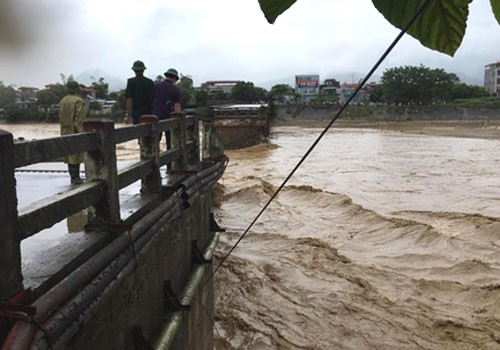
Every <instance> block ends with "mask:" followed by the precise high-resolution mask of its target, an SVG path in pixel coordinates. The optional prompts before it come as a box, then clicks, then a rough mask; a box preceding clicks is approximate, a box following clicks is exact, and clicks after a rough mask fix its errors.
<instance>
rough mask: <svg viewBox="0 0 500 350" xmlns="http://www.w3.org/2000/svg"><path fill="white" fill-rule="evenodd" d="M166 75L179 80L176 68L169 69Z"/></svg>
mask: <svg viewBox="0 0 500 350" xmlns="http://www.w3.org/2000/svg"><path fill="white" fill-rule="evenodd" d="M164 74H165V76H166V77H167V78H168V77H169V76H171V77H174V78H176V79H177V80H179V73H177V69H175V68H169V69H168V70H167V71H166V72H165V73H164Z"/></svg>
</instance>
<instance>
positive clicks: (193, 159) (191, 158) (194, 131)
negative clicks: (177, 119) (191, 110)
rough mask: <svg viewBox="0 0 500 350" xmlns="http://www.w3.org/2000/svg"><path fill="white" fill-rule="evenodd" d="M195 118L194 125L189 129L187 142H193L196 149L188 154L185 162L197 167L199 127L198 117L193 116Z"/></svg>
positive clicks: (198, 158) (198, 159) (198, 161)
mask: <svg viewBox="0 0 500 350" xmlns="http://www.w3.org/2000/svg"><path fill="white" fill-rule="evenodd" d="M193 117H194V118H195V121H194V124H193V125H192V126H191V127H190V128H189V129H190V130H189V132H188V137H189V141H194V142H195V144H196V147H195V149H194V150H192V151H190V152H189V154H188V156H187V157H188V159H187V162H188V164H191V165H194V166H198V164H199V163H200V126H199V121H198V117H196V116H193Z"/></svg>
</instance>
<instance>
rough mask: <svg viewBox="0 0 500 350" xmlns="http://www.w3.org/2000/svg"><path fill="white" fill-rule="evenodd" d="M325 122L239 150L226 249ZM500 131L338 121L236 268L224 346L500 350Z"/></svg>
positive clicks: (232, 260) (229, 276)
mask: <svg viewBox="0 0 500 350" xmlns="http://www.w3.org/2000/svg"><path fill="white" fill-rule="evenodd" d="M320 131H321V130H320V129H314V128H299V127H278V128H274V129H273V131H272V134H271V138H270V140H269V143H267V144H262V145H258V146H255V147H251V148H247V149H244V150H239V151H231V152H227V155H228V156H229V158H230V162H229V166H228V168H227V170H226V172H225V174H224V176H223V178H222V180H221V181H219V185H218V188H217V196H216V197H217V199H218V202H219V203H220V206H219V208H218V209H217V212H216V214H217V219H218V221H219V224H220V225H221V226H223V227H225V228H226V230H227V232H226V233H225V235H224V239H223V240H222V244H221V247H220V249H219V252H218V257H219V259H221V258H222V257H223V256H224V255H225V254H226V252H227V251H228V250H229V249H230V247H231V246H232V245H233V244H234V243H235V241H236V239H237V238H238V237H239V236H240V235H241V233H242V232H243V231H244V230H245V228H246V227H247V225H248V224H249V223H250V222H251V220H252V219H253V218H254V217H255V215H256V214H257V213H258V211H259V210H260V208H261V207H262V206H263V205H264V204H265V203H266V201H267V200H268V199H269V198H270V196H271V195H272V194H273V193H274V191H275V190H276V188H277V187H278V186H279V185H280V184H281V182H282V181H283V179H284V178H285V177H286V175H287V174H288V173H289V171H290V170H291V169H292V168H293V166H294V165H295V164H296V163H297V162H298V160H299V158H300V157H301V156H302V155H303V154H304V153H305V150H306V149H307V148H308V147H309V146H310V145H311V144H312V142H313V141H314V139H315V138H316V137H317V135H318V134H319V133H320ZM499 149H500V141H499V140H485V139H479V138H456V137H434V136H424V135H408V134H402V133H399V132H394V131H382V130H373V129H333V130H332V131H331V132H330V133H329V134H327V135H326V136H325V138H324V139H323V140H322V141H321V143H320V144H319V145H318V147H317V149H316V150H315V151H314V152H313V153H312V154H311V155H310V158H309V159H308V160H307V161H306V162H305V163H304V164H303V166H302V167H301V168H300V169H299V171H298V172H297V173H296V174H295V176H294V177H293V178H292V179H291V181H290V183H289V184H288V185H287V186H286V187H285V188H284V190H283V191H282V192H281V193H280V194H279V196H278V197H277V198H276V200H275V201H274V202H273V203H272V204H271V205H270V207H269V208H268V210H267V211H266V212H265V213H264V214H263V216H262V217H261V219H260V220H259V221H258V222H257V223H256V225H255V226H254V228H253V229H252V230H251V231H250V232H249V234H248V235H247V236H246V238H245V239H244V240H243V241H242V242H241V243H240V245H239V246H238V248H237V249H236V250H235V251H234V253H233V254H232V255H231V256H230V257H229V258H228V260H227V261H226V263H225V264H224V265H222V267H221V268H220V270H219V271H218V272H217V274H216V276H215V281H216V322H215V329H216V348H217V349H500V319H499V316H498V315H499V311H500V273H499V272H500V271H499V268H500V221H499V219H498V218H499V217H500V178H499V177H498V174H499V173H500V152H499Z"/></svg>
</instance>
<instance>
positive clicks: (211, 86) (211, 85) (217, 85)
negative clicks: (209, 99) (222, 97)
mask: <svg viewBox="0 0 500 350" xmlns="http://www.w3.org/2000/svg"><path fill="white" fill-rule="evenodd" d="M239 82H241V80H210V81H207V82H205V83H203V84H201V88H202V89H203V90H205V91H207V92H208V93H213V92H215V91H222V92H224V93H225V94H230V93H231V90H232V88H233V87H234V86H235V85H236V84H238V83H239Z"/></svg>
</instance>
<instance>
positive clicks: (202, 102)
mask: <svg viewBox="0 0 500 350" xmlns="http://www.w3.org/2000/svg"><path fill="white" fill-rule="evenodd" d="M194 99H195V100H196V104H197V105H198V106H202V107H204V106H206V105H207V101H208V92H207V91H206V90H202V89H196V90H194Z"/></svg>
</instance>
